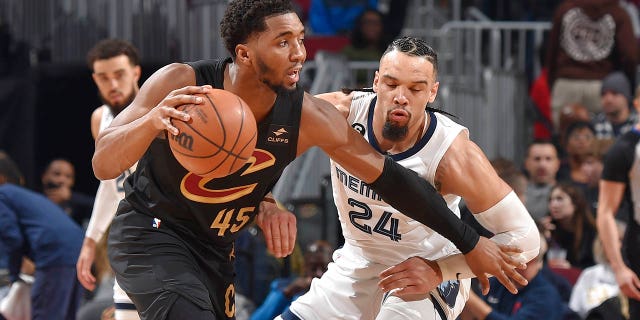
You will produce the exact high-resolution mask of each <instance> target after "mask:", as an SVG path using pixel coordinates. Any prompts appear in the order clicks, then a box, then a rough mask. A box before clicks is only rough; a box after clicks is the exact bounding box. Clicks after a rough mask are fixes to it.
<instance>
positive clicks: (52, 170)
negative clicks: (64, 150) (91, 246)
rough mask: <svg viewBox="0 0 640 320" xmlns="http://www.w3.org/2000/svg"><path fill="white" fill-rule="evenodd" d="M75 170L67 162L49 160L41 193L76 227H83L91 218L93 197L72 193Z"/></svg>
mask: <svg viewBox="0 0 640 320" xmlns="http://www.w3.org/2000/svg"><path fill="white" fill-rule="evenodd" d="M74 183H75V168H74V167H73V164H71V162H69V161H68V160H65V159H61V158H56V159H53V160H51V162H49V164H48V165H47V167H46V169H45V170H44V173H43V174H42V191H43V193H44V195H45V196H47V198H49V200H51V201H52V202H53V203H55V204H57V205H59V206H60V207H61V208H62V210H64V212H66V213H67V215H69V216H70V217H71V218H72V219H73V220H74V221H75V222H76V223H77V224H78V225H80V226H84V225H85V222H87V221H88V220H89V218H90V217H91V210H92V209H93V197H92V196H90V195H87V194H84V193H82V192H78V191H74V190H73V185H74Z"/></svg>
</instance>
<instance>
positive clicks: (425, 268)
mask: <svg viewBox="0 0 640 320" xmlns="http://www.w3.org/2000/svg"><path fill="white" fill-rule="evenodd" d="M379 278H380V281H378V287H380V289H382V291H383V292H389V291H391V290H394V289H397V290H396V291H394V292H393V294H394V295H396V296H398V297H400V298H402V299H403V300H405V301H413V300H422V299H424V298H425V297H426V296H427V295H428V294H429V292H430V291H431V290H433V289H435V288H436V287H437V286H438V285H439V284H440V283H441V282H442V273H441V272H440V267H439V266H438V264H437V263H436V262H433V261H429V260H427V259H423V258H421V257H411V258H409V259H407V260H405V261H403V262H401V263H399V264H397V265H395V266H393V267H390V268H387V269H386V270H384V271H382V272H381V273H380V275H379Z"/></svg>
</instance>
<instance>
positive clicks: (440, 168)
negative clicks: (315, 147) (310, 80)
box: [281, 37, 540, 320]
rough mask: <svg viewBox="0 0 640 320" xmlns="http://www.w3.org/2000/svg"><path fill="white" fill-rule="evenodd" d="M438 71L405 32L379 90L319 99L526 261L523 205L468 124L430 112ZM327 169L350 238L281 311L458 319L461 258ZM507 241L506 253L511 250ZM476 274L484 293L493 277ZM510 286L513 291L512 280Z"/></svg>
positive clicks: (464, 278) (535, 244)
mask: <svg viewBox="0 0 640 320" xmlns="http://www.w3.org/2000/svg"><path fill="white" fill-rule="evenodd" d="M436 76H437V55H436V53H435V51H433V49H431V48H430V47H429V46H428V45H426V43H425V42H424V41H422V40H420V39H416V38H411V37H404V38H400V39H397V40H395V41H394V42H393V43H392V44H391V45H390V46H389V48H388V49H387V51H386V52H385V54H384V55H383V57H382V59H381V60H380V68H379V70H378V71H377V72H376V74H375V79H374V83H373V91H374V92H375V93H363V92H354V93H351V94H349V95H345V94H343V93H341V92H334V93H328V94H321V95H318V97H321V98H324V99H326V100H328V101H329V102H331V103H333V104H334V105H336V107H337V108H338V109H339V110H340V111H342V113H343V114H344V115H345V117H347V119H348V121H349V123H350V124H352V127H353V128H354V129H355V130H357V131H359V132H360V133H362V134H363V136H364V137H365V138H366V139H367V140H368V141H369V143H370V144H371V145H372V146H373V147H374V148H376V149H377V150H378V151H380V152H381V153H386V154H388V155H389V156H390V157H392V158H393V159H394V160H395V161H396V162H398V163H399V164H401V165H403V166H405V167H407V168H410V169H412V170H414V171H415V172H416V173H418V174H419V175H420V176H422V177H423V178H424V179H426V180H427V181H429V182H430V183H431V184H433V185H434V186H435V187H436V189H437V190H439V191H440V193H441V194H442V195H443V196H444V198H445V200H446V202H447V204H448V206H449V207H450V209H451V210H452V211H454V212H455V213H456V214H457V215H458V216H459V215H460V213H459V209H458V203H459V201H460V197H462V198H464V200H465V202H466V204H467V206H468V207H469V209H470V210H471V211H472V212H473V213H474V217H475V218H476V219H477V220H478V221H479V222H480V223H481V224H482V225H483V226H484V227H485V228H486V229H488V230H490V231H492V232H493V233H494V234H495V236H494V237H493V238H492V240H494V241H496V242H497V243H499V244H504V245H510V246H516V247H518V248H519V249H520V250H522V252H521V253H519V255H518V256H517V258H518V260H519V261H520V262H522V263H524V262H527V261H529V260H531V259H532V258H534V257H536V255H537V254H538V250H539V241H540V239H539V236H538V230H537V228H536V225H535V223H534V221H533V219H531V217H530V215H529V213H528V212H527V210H526V209H525V207H524V205H523V204H522V202H520V200H519V198H518V197H517V196H516V195H515V193H514V192H513V191H512V190H511V188H510V187H509V186H508V185H507V184H506V183H505V182H504V181H502V180H501V179H500V178H499V177H498V175H497V174H496V172H495V171H494V170H493V168H492V167H491V164H490V163H489V161H488V160H487V158H486V156H485V155H484V153H483V152H482V151H481V150H480V149H479V148H478V146H477V145H476V144H475V143H473V142H472V141H471V140H469V136H468V131H467V129H466V128H464V127H462V126H461V125H459V124H457V123H455V122H453V121H451V120H450V119H449V118H447V117H446V116H444V115H442V114H440V113H436V112H432V111H431V110H427V111H426V112H425V106H426V105H427V103H432V102H433V101H434V100H435V98H436V94H437V91H438V85H439V83H438V82H437V80H436ZM331 175H332V177H331V178H332V184H333V194H334V200H335V203H336V206H337V208H338V212H339V218H340V222H341V225H342V230H343V234H344V238H345V245H344V247H343V248H341V249H339V250H336V252H335V253H334V257H333V258H334V262H333V263H331V264H329V269H328V271H327V272H326V273H325V274H324V275H323V276H322V278H321V279H314V280H313V283H312V285H311V289H310V290H309V292H308V293H306V294H305V295H303V296H302V297H300V298H299V299H297V300H296V301H294V302H293V303H292V304H291V307H290V309H289V310H287V311H285V313H283V314H282V316H281V317H282V318H283V319H305V320H309V319H375V318H377V319H455V318H456V317H457V315H458V314H459V313H460V311H461V310H462V308H463V307H464V303H465V302H466V299H467V297H468V292H469V283H470V280H469V278H471V277H474V275H473V273H472V272H471V270H470V268H469V267H468V265H467V264H466V262H465V258H464V256H463V255H462V254H460V252H459V251H458V250H457V249H456V247H455V246H454V245H453V244H452V243H451V242H450V241H448V240H447V239H446V238H444V237H442V236H441V235H439V234H438V233H435V232H434V231H433V230H431V229H430V228H428V227H425V226H424V225H422V224H420V223H418V222H416V221H414V220H412V219H410V218H408V217H406V216H404V215H402V214H401V213H399V212H398V211H397V210H395V209H393V208H392V207H391V206H389V205H388V204H386V203H385V202H384V201H382V200H381V199H380V198H379V197H378V195H377V194H375V193H374V192H373V191H372V190H371V189H370V188H369V186H368V185H367V184H366V183H364V182H362V181H360V180H359V179H358V178H356V177H355V176H354V175H352V174H350V173H349V172H348V171H346V170H345V169H344V168H342V167H341V166H340V165H338V164H337V163H335V162H333V161H332V162H331ZM407 201H412V199H407ZM504 248H505V249H504V250H505V252H503V254H505V255H506V254H509V252H508V251H509V250H510V249H508V248H507V247H504ZM410 257H412V258H410ZM407 258H409V259H407ZM385 270H386V271H385ZM483 276H484V275H483ZM495 276H497V277H506V275H505V274H502V275H495ZM511 277H512V278H513V279H514V280H516V282H521V283H522V282H523V281H524V278H521V277H520V278H518V277H517V276H511ZM458 279H461V280H460V281H458ZM449 280H451V281H449ZM479 280H480V281H481V283H482V284H483V289H484V290H485V292H486V290H488V283H487V278H486V277H479ZM524 282H525V283H526V281H524ZM508 288H509V289H510V290H511V291H512V292H513V291H515V290H517V289H516V287H515V285H514V286H511V287H508ZM388 292H391V294H390V295H386V294H385V293H388ZM405 300H406V301H405ZM410 300H413V301H410Z"/></svg>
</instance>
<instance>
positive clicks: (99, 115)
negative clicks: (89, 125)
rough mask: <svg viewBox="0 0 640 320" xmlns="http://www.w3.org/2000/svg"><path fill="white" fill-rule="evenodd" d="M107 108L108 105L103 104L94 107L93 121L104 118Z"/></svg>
mask: <svg viewBox="0 0 640 320" xmlns="http://www.w3.org/2000/svg"><path fill="white" fill-rule="evenodd" d="M106 108H107V106H106V105H101V106H99V107H97V108H95V109H93V112H91V121H92V122H93V121H94V120H95V121H99V120H100V119H102V114H103V113H104V112H105V109H106Z"/></svg>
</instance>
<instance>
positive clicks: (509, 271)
mask: <svg viewBox="0 0 640 320" xmlns="http://www.w3.org/2000/svg"><path fill="white" fill-rule="evenodd" d="M503 273H504V274H505V275H506V276H507V277H509V278H510V279H511V280H513V281H515V282H517V283H518V284H519V285H521V286H526V285H528V284H529V281H527V279H526V278H525V277H523V276H522V275H521V274H520V273H519V272H518V271H516V269H513V268H506V269H504V270H503Z"/></svg>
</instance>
